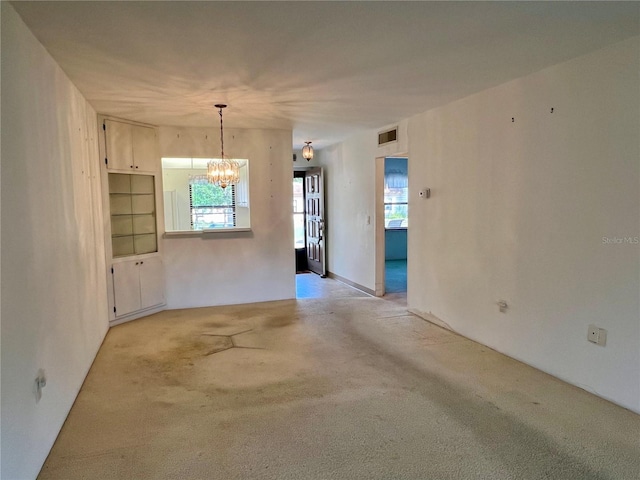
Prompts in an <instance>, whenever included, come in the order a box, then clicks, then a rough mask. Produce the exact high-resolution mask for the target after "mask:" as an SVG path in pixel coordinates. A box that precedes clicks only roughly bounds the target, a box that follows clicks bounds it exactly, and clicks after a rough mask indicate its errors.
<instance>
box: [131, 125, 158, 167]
mask: <svg viewBox="0 0 640 480" xmlns="http://www.w3.org/2000/svg"><path fill="white" fill-rule="evenodd" d="M131 131H132V137H133V161H134V167H135V168H134V170H136V171H142V172H155V171H156V170H157V169H158V167H159V166H160V148H159V146H158V135H157V133H156V129H155V128H150V127H141V126H138V125H132V126H131Z"/></svg>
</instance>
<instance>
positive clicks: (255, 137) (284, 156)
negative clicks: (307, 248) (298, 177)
mask: <svg viewBox="0 0 640 480" xmlns="http://www.w3.org/2000/svg"><path fill="white" fill-rule="evenodd" d="M224 133H225V151H226V152H229V154H230V155H232V156H233V157H236V158H247V159H249V175H250V179H249V188H250V192H249V198H250V202H251V205H250V210H251V232H250V233H210V234H204V235H198V236H189V237H169V238H165V239H163V247H164V250H163V251H164V263H165V269H166V278H167V307H168V308H186V307H200V306H208V305H229V304H239V303H251V302H259V301H267V300H280V299H287V298H295V256H294V250H293V248H292V244H293V217H292V214H291V202H292V198H293V183H292V177H293V175H292V172H291V158H292V155H293V153H292V147H291V131H290V130H259V129H231V128H230V129H225V132H224ZM214 137H215V135H211V129H206V128H177V127H161V128H160V154H161V156H163V157H217V156H219V152H220V146H219V139H216V138H214Z"/></svg>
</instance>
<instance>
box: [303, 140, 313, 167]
mask: <svg viewBox="0 0 640 480" xmlns="http://www.w3.org/2000/svg"><path fill="white" fill-rule="evenodd" d="M304 143H306V145H305V146H304V147H302V156H303V157H304V158H306V159H307V162H308V161H309V160H311V159H312V158H313V147H312V146H311V142H304Z"/></svg>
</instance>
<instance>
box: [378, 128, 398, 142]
mask: <svg viewBox="0 0 640 480" xmlns="http://www.w3.org/2000/svg"><path fill="white" fill-rule="evenodd" d="M397 140H398V127H396V128H394V129H392V130H387V131H386V132H380V133H379V134H378V146H380V145H385V144H387V143H391V142H395V141H397Z"/></svg>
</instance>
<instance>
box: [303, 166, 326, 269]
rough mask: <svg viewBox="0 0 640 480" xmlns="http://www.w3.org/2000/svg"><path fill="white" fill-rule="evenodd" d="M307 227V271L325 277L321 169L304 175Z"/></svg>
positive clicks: (313, 169) (312, 170) (311, 170)
mask: <svg viewBox="0 0 640 480" xmlns="http://www.w3.org/2000/svg"><path fill="white" fill-rule="evenodd" d="M304 188H305V198H306V208H305V222H306V227H307V239H306V247H307V264H308V267H309V270H311V271H312V272H315V273H317V274H318V275H321V276H323V277H324V276H325V275H326V273H327V271H326V267H325V246H326V243H325V242H326V240H325V235H324V178H323V175H322V168H312V169H310V170H307V171H306V172H305V175H304Z"/></svg>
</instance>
